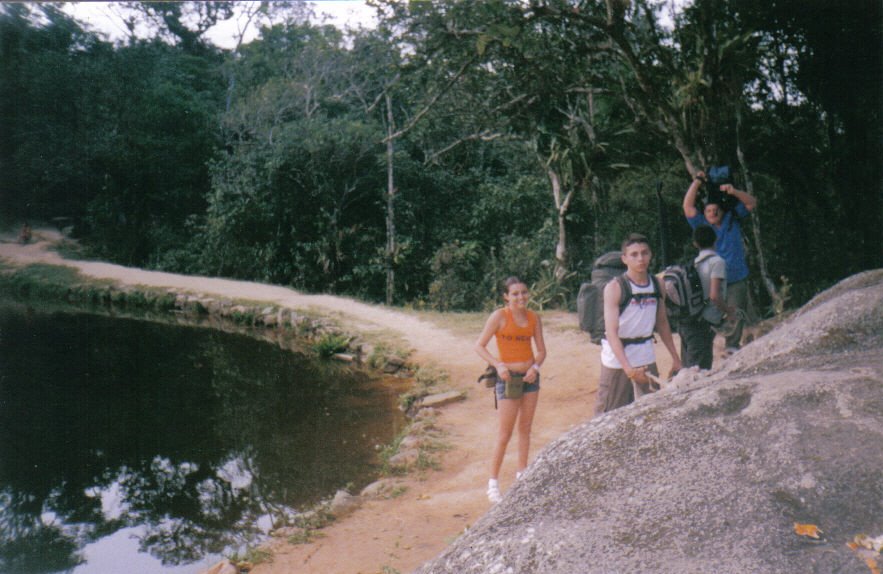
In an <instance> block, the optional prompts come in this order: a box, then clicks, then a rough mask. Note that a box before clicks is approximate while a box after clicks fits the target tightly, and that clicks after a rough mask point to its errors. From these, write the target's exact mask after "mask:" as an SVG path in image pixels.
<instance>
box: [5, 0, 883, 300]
mask: <svg viewBox="0 0 883 574" xmlns="http://www.w3.org/2000/svg"><path fill="white" fill-rule="evenodd" d="M129 4H130V5H131V6H134V7H135V8H138V10H137V11H136V12H135V13H136V14H137V16H136V18H141V19H143V20H144V21H145V23H149V24H150V29H152V30H153V31H154V34H153V35H152V36H151V37H150V38H139V37H137V36H136V35H135V34H134V32H132V34H131V35H130V37H129V38H127V40H126V41H125V42H121V43H117V44H111V43H109V42H107V41H106V40H104V39H102V38H101V37H100V36H98V35H96V33H94V32H92V31H89V30H88V29H87V28H86V27H85V26H84V25H83V24H81V23H79V22H77V21H76V20H74V19H73V18H71V17H70V16H67V15H66V14H65V13H63V12H62V11H61V10H60V9H59V8H58V7H57V6H56V5H54V4H51V3H46V4H5V5H3V6H0V133H2V134H3V137H2V138H0V173H2V174H3V177H2V178H0V198H2V202H0V215H2V218H3V221H5V222H7V225H15V224H16V222H19V223H18V224H20V221H21V220H23V219H28V220H38V221H39V220H43V221H51V220H52V219H53V218H58V217H64V218H71V219H72V220H74V221H75V226H74V233H75V234H76V236H77V237H78V238H80V239H81V241H82V243H83V244H84V245H85V246H86V247H87V248H88V249H89V250H90V251H91V252H92V253H94V254H96V255H98V256H101V257H105V258H107V259H110V260H113V261H117V262H120V263H124V264H129V265H140V266H148V267H153V268H157V269H166V270H173V271H178V272H185V273H202V274H213V275H223V276H229V277H237V278H247V279H256V280H263V281H270V282H274V283H279V284H285V285H291V286H294V287H296V288H300V289H305V290H310V291H327V292H336V293H346V294H352V295H356V296H359V297H363V298H366V299H369V300H378V301H379V300H386V301H387V302H394V303H399V304H404V303H410V304H416V305H426V306H430V307H433V308H438V309H478V308H482V307H486V306H488V305H490V304H492V302H493V300H494V285H495V282H496V281H497V280H499V279H502V278H503V277H504V276H507V275H511V274H518V275H520V276H522V277H523V278H524V279H525V280H527V281H528V282H529V283H530V284H531V285H532V286H533V287H534V291H535V293H536V294H537V300H538V303H539V304H540V305H568V304H572V301H573V298H574V294H575V287H576V286H577V285H578V283H579V281H581V280H584V279H585V278H586V277H587V275H588V270H589V267H590V264H591V262H592V261H593V260H594V259H595V258H596V257H597V256H598V255H600V254H601V253H603V252H604V251H606V250H609V249H611V248H616V246H617V245H618V244H619V241H620V239H621V237H622V236H623V235H625V234H626V233H628V232H631V231H640V232H643V233H646V234H647V235H649V236H650V237H651V240H652V241H653V245H654V248H655V251H656V253H657V258H656V266H657V268H659V266H661V265H662V264H663V263H671V262H672V260H674V259H678V258H682V257H686V256H687V255H688V254H689V253H690V246H689V245H688V244H689V233H690V230H689V227H688V226H687V224H686V222H685V221H684V218H683V214H682V212H681V208H680V206H681V200H682V198H683V194H684V192H685V191H686V188H687V186H688V185H689V182H690V180H691V177H692V175H693V174H694V173H695V172H696V171H697V170H700V169H706V168H707V167H708V166H710V165H714V164H722V163H725V164H729V165H731V166H732V167H733V168H735V170H736V172H737V187H740V188H743V189H745V188H748V189H749V191H751V192H752V193H753V194H754V195H755V196H756V197H757V198H758V202H759V207H758V209H757V211H756V213H755V214H754V215H752V219H753V221H752V224H751V225H750V226H746V227H748V228H750V230H751V231H750V232H749V233H747V234H746V237H745V240H746V243H747V245H748V247H749V249H748V253H749V256H750V261H749V263H750V266H751V269H752V287H753V294H754V296H755V299H756V301H757V302H758V303H759V305H760V306H761V310H762V311H765V310H766V309H767V308H768V307H769V308H772V307H775V308H776V309H781V307H782V305H783V304H784V303H785V302H789V304H791V305H793V304H799V303H802V302H803V301H805V300H806V299H808V298H809V297H811V296H812V295H813V294H814V293H816V292H818V291H819V290H820V289H822V288H825V287H827V286H828V285H830V284H832V283H833V282H835V281H837V280H839V279H841V278H843V277H844V276H846V275H849V274H852V273H855V272H857V271H860V270H863V269H869V268H875V267H881V266H883V248H881V245H883V184H881V182H883V177H881V176H883V174H881V165H883V163H881V161H880V158H881V157H883V153H881V152H883V149H881V148H883V137H881V136H883V132H881V118H880V114H881V110H883V101H881V100H883V50H881V48H883V18H881V16H883V14H881V12H883V8H881V6H880V4H879V2H874V1H871V0H857V1H855V2H850V3H845V4H844V3H831V2H827V1H825V0H815V1H812V2H808V3H807V2H805V1H804V2H799V3H798V2H796V1H795V0H773V1H769V0H766V1H764V2H760V1H758V0H694V1H693V2H692V3H689V4H686V5H685V6H684V7H683V9H682V10H680V11H679V12H677V13H676V14H668V13H667V10H669V9H670V8H669V6H668V4H667V3H664V2H661V1H659V0H631V1H621V0H606V1H602V0H531V1H529V2H524V1H520V0H482V1H477V2H459V1H456V0H433V1H432V2H410V3H403V2H397V1H393V0H374V1H373V5H375V6H376V7H377V10H378V14H379V16H380V17H379V21H378V25H377V27H376V28H374V29H360V30H356V31H349V32H342V31H341V30H339V29H337V28H334V27H331V26H327V25H320V24H316V23H313V22H311V21H310V20H309V19H308V17H307V16H308V14H306V13H305V12H304V10H303V7H302V6H301V5H300V4H298V3H291V4H287V3H275V4H274V5H273V6H272V10H274V11H275V12H276V13H277V14H282V15H287V17H285V18H276V19H274V20H272V21H270V20H268V19H261V20H259V19H258V18H255V19H254V20H253V21H252V24H253V25H260V26H261V27H260V31H259V34H258V36H257V38H256V39H255V40H253V41H251V42H249V43H244V44H240V45H238V46H237V47H236V48H235V49H232V50H222V49H220V48H217V47H215V46H213V45H212V44H210V43H209V42H208V41H207V40H206V39H205V33H206V31H207V30H208V29H209V28H210V27H211V26H212V25H214V24H215V23H217V22H218V21H220V20H223V19H225V18H228V17H230V16H231V15H232V14H233V8H234V6H233V5H232V4H230V3H226V2H211V3H199V2H182V3H137V2H136V3H129ZM253 9H254V10H255V12H254V13H253V14H258V12H259V11H261V10H263V11H264V12H266V11H267V10H269V9H271V8H270V6H269V5H267V6H265V5H264V4H263V3H255V6H254V7H253ZM130 24H131V26H130V30H131V31H133V30H134V29H135V26H134V24H135V23H134V21H133V22H130ZM657 188H658V189H660V190H661V198H662V200H661V201H660V202H657V196H656V190H657ZM660 222H663V224H661V223H660ZM663 253H665V254H667V255H668V259H669V261H662V257H660V255H661V254H663Z"/></svg>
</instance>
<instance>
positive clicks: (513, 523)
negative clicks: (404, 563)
mask: <svg viewBox="0 0 883 574" xmlns="http://www.w3.org/2000/svg"><path fill="white" fill-rule="evenodd" d="M795 523H802V524H803V523H805V524H815V525H817V526H818V527H819V528H821V530H822V531H823V535H822V537H821V538H820V539H819V540H815V539H813V538H810V537H807V536H801V535H798V534H797V533H796V532H795ZM860 534H866V535H869V536H879V535H881V534H883V270H878V271H872V272H866V273H863V274H860V275H858V276H855V277H853V278H850V279H848V280H846V281H844V282H843V283H841V284H839V285H837V286H835V287H834V288H832V289H831V290H829V291H826V292H825V293H822V294H821V295H819V296H818V297H816V298H815V299H813V301H811V302H810V303H808V304H807V305H806V306H805V307H804V308H803V309H802V310H801V311H799V312H798V313H795V314H794V315H793V316H792V317H790V318H789V319H788V320H787V321H785V322H784V323H783V324H782V325H780V326H779V327H778V328H777V329H775V330H774V331H772V332H771V333H769V334H768V335H767V336H765V337H762V338H760V339H758V340H757V341H755V342H753V343H752V344H751V345H749V346H747V347H745V348H744V349H743V350H742V351H740V352H739V353H737V354H736V355H735V356H733V357H732V358H731V359H730V360H729V361H727V362H726V363H725V364H724V365H723V368H722V369H721V370H720V371H718V372H715V373H710V374H706V375H705V376H702V377H699V378H697V379H695V380H693V379H692V378H685V380H684V381H680V382H678V383H676V384H672V385H670V386H669V387H668V388H666V389H664V390H663V391H662V392H659V393H657V394H655V395H652V396H650V397H646V398H644V399H641V400H640V401H638V402H637V403H635V404H632V405H630V406H628V407H625V408H623V409H619V410H617V411H614V412H612V413H608V414H606V415H604V416H601V417H599V418H596V419H594V420H592V421H589V422H587V423H586V424H584V425H582V426H581V427H579V428H576V429H574V430H573V431H571V432H569V433H568V434H567V435H565V436H563V437H562V438H561V439H559V440H557V441H556V442H554V443H553V444H551V445H549V446H548V447H547V448H546V449H545V450H544V451H543V452H542V453H540V455H539V456H538V457H537V459H536V461H535V462H534V463H533V464H532V465H531V467H530V468H529V469H528V472H527V474H526V475H525V476H524V477H523V478H522V480H521V481H519V482H518V483H517V484H516V485H515V486H514V487H513V488H512V489H511V490H510V491H509V492H507V493H506V494H505V496H504V499H503V501H502V502H501V503H500V504H498V505H496V506H494V507H493V508H492V509H490V510H489V512H488V513H487V514H486V515H485V516H484V517H483V518H482V519H481V520H480V521H479V522H478V523H477V524H475V526H474V527H473V528H472V529H470V530H469V531H468V532H467V533H466V534H464V535H463V536H461V537H460V539H458V540H457V541H456V542H454V543H453V544H452V545H451V546H450V547H449V548H448V549H447V550H446V551H445V552H444V553H443V554H442V555H441V556H439V557H438V558H436V559H435V560H433V561H432V562H430V563H428V564H426V565H424V566H423V567H422V568H421V569H420V570H419V572H422V573H424V574H428V573H442V572H446V573H447V572H450V573H457V574H464V573H469V572H474V573H480V574H494V573H519V574H520V573H525V574H527V573H530V574H540V573H573V574H576V573H579V574H588V573H604V574H611V573H623V574H625V573H629V574H631V573H645V572H646V573H654V574H662V573H671V574H690V573H697V574H698V573H708V572H714V573H716V574H727V573H733V574H747V573H751V574H763V573H770V574H773V573H775V574H788V573H794V574H807V573H818V574H831V573H834V572H837V573H855V574H868V572H869V568H868V566H867V565H866V563H865V562H864V561H863V560H861V559H860V558H859V556H858V555H857V554H856V553H855V552H854V551H853V550H851V549H850V548H849V547H848V546H847V545H846V543H847V542H849V541H851V540H853V539H854V537H855V536H856V535H860Z"/></svg>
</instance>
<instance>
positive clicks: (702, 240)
mask: <svg viewBox="0 0 883 574" xmlns="http://www.w3.org/2000/svg"><path fill="white" fill-rule="evenodd" d="M715 241H717V233H715V232H714V229H712V227H711V226H710V225H700V226H699V227H697V228H696V229H694V230H693V243H695V244H696V247H698V248H699V249H708V248H710V247H714V242H715Z"/></svg>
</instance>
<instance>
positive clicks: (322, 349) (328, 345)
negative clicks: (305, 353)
mask: <svg viewBox="0 0 883 574" xmlns="http://www.w3.org/2000/svg"><path fill="white" fill-rule="evenodd" d="M349 342H350V339H349V337H347V336H345V335H341V334H338V333H325V334H324V335H322V336H321V337H320V338H319V340H318V341H316V342H315V343H313V350H314V351H316V354H318V355H319V356H320V357H322V358H326V359H327V358H328V357H330V356H332V355H334V354H335V353H342V352H344V351H346V350H347V345H349Z"/></svg>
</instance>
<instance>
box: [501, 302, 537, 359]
mask: <svg viewBox="0 0 883 574" xmlns="http://www.w3.org/2000/svg"><path fill="white" fill-rule="evenodd" d="M503 317H504V319H505V323H504V325H503V326H502V327H501V328H500V329H499V330H498V331H497V332H496V333H495V337H496V339H497V349H498V350H499V351H500V360H501V361H503V362H504V363H522V362H526V361H532V360H533V346H532V345H531V337H533V335H534V330H535V329H536V322H537V318H536V314H534V312H533V311H527V324H525V325H519V324H518V322H517V321H516V320H515V316H514V315H513V313H512V310H511V309H509V308H508V307H504V308H503Z"/></svg>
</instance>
